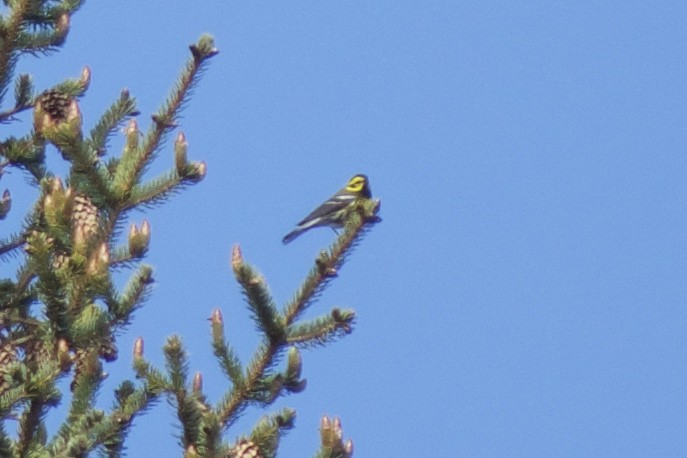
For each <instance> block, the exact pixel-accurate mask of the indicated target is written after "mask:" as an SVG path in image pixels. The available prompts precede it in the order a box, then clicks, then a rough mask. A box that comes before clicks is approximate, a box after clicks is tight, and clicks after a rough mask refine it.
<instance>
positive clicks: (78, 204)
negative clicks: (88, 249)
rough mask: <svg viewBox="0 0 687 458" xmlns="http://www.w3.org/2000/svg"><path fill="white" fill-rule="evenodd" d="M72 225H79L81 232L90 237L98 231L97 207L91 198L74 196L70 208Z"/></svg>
mask: <svg viewBox="0 0 687 458" xmlns="http://www.w3.org/2000/svg"><path fill="white" fill-rule="evenodd" d="M72 225H73V226H74V228H76V227H77V226H79V227H81V229H82V230H83V234H84V235H85V236H86V237H90V236H92V235H93V234H95V233H96V232H97V231H98V208H97V207H96V206H95V205H93V202H91V199H89V198H88V197H86V196H83V195H79V196H75V197H74V207H73V209H72Z"/></svg>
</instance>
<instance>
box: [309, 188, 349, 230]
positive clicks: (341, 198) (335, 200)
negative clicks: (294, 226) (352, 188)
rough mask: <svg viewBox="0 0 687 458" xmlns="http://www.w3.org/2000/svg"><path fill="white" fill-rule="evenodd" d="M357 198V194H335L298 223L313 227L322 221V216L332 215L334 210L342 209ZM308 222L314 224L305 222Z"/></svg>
mask: <svg viewBox="0 0 687 458" xmlns="http://www.w3.org/2000/svg"><path fill="white" fill-rule="evenodd" d="M355 199H356V196H353V195H351V194H339V193H337V194H334V195H333V196H332V197H330V198H329V200H327V201H326V202H325V203H323V204H322V205H320V206H319V207H317V208H316V209H315V210H313V211H312V213H310V214H309V215H308V216H306V217H305V218H303V221H301V222H300V223H298V226H299V227H300V226H303V225H305V226H306V227H311V226H315V225H317V223H319V222H320V220H321V219H322V217H324V216H327V215H330V214H332V213H334V212H337V211H339V210H341V209H342V208H345V207H346V206H347V205H349V204H350V203H351V202H353V201H354V200H355ZM308 222H312V223H313V224H307V225H306V224H305V223H308Z"/></svg>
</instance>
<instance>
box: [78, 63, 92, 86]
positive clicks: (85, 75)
mask: <svg viewBox="0 0 687 458" xmlns="http://www.w3.org/2000/svg"><path fill="white" fill-rule="evenodd" d="M79 83H81V87H83V88H84V89H86V88H88V85H89V84H91V69H90V68H89V67H84V68H83V70H81V79H80V80H79Z"/></svg>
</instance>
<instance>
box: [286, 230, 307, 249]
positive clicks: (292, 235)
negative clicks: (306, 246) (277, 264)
mask: <svg viewBox="0 0 687 458" xmlns="http://www.w3.org/2000/svg"><path fill="white" fill-rule="evenodd" d="M304 231H305V229H303V228H300V227H297V228H296V229H294V230H292V231H291V232H289V233H288V234H286V235H285V236H284V238H283V239H281V242H282V243H283V244H284V245H286V244H287V243H289V242H291V241H292V240H293V239H295V238H296V237H298V236H299V235H301V234H302V233H303V232H304Z"/></svg>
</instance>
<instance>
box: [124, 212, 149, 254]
mask: <svg viewBox="0 0 687 458" xmlns="http://www.w3.org/2000/svg"><path fill="white" fill-rule="evenodd" d="M149 245H150V223H148V221H147V220H143V224H141V229H140V230H139V229H138V228H137V227H136V225H135V224H131V227H130V228H129V254H130V255H131V257H133V258H142V257H143V255H145V253H146V251H147V250H148V246H149Z"/></svg>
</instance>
